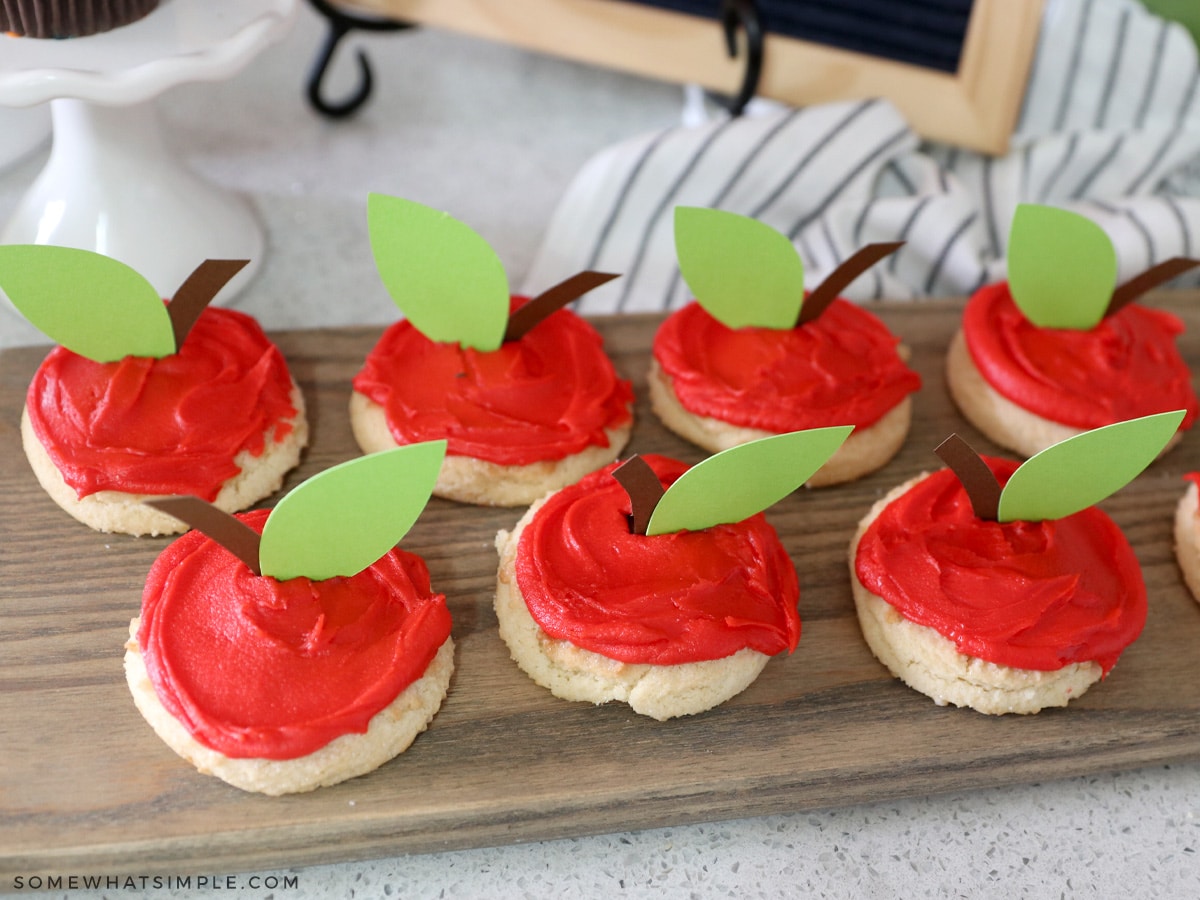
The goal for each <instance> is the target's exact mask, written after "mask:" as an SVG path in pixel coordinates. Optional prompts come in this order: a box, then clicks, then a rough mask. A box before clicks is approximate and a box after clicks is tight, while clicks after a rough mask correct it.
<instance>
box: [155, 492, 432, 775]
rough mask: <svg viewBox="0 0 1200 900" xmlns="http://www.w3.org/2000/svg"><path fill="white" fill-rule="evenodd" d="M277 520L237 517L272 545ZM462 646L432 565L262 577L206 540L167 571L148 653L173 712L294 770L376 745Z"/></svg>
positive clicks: (391, 557) (406, 560) (185, 539)
mask: <svg viewBox="0 0 1200 900" xmlns="http://www.w3.org/2000/svg"><path fill="white" fill-rule="evenodd" d="M267 515H268V510H255V511H252V512H249V513H243V514H240V515H239V516H238V517H239V518H240V519H242V521H244V522H246V524H248V525H250V526H251V527H252V528H254V530H255V531H258V532H261V531H262V526H263V524H264V523H265V522H266V518H267ZM449 635H450V613H449V611H448V610H447V608H446V603H445V597H444V596H442V595H441V594H434V593H432V592H431V590H430V586H429V572H428V570H427V569H426V567H425V563H424V562H423V561H422V560H421V558H420V557H418V556H414V555H413V554H411V553H407V552H405V551H404V550H401V549H399V548H396V549H393V550H392V551H390V552H389V553H388V554H387V555H385V556H384V557H383V558H382V559H380V560H379V561H378V562H376V563H375V564H374V565H372V566H370V567H369V568H367V569H365V570H363V571H362V572H360V573H359V574H357V575H354V576H352V577H349V578H342V577H336V578H329V579H325V580H323V581H311V580H309V579H307V578H290V579H288V580H286V581H277V580H276V579H274V578H269V577H262V576H257V575H254V574H252V573H251V572H250V570H249V569H248V568H246V566H245V565H244V564H242V563H241V562H240V561H238V560H237V559H236V558H235V557H234V556H233V555H232V554H230V553H229V552H228V551H227V550H225V549H224V548H223V547H221V546H220V545H219V544H216V543H215V542H213V541H211V540H210V539H208V538H206V537H205V536H204V535H202V534H200V533H199V532H196V531H190V532H188V533H187V534H185V535H183V536H182V537H181V538H179V539H178V540H176V541H175V542H173V543H172V544H171V545H169V546H168V547H167V549H166V550H164V551H163V552H162V554H161V555H160V556H159V557H158V559H157V560H155V563H154V565H153V566H152V567H151V569H150V573H149V575H148V576H147V579H146V588H145V592H144V594H143V597H142V614H141V623H140V625H139V628H138V633H137V641H138V644H139V645H140V647H141V652H142V657H143V659H144V660H145V663H146V669H147V672H148V673H149V675H150V680H151V681H152V682H153V684H154V689H155V692H156V693H157V695H158V698H159V700H160V701H161V702H162V705H163V706H164V707H165V708H166V709H167V711H168V712H170V713H171V715H173V716H174V717H175V718H176V719H178V720H179V721H180V722H181V723H182V724H183V726H184V727H185V728H186V729H187V730H188V732H189V733H191V735H192V736H193V737H195V739H196V740H197V741H199V742H200V743H202V744H204V745H205V746H206V747H210V748H211V749H213V750H217V751H218V752H220V753H223V754H225V755H226V756H230V757H239V758H245V757H251V758H263V759H294V758H296V757H299V756H304V755H306V754H308V753H311V752H313V751H314V750H317V749H319V748H321V747H323V746H324V745H325V744H327V743H329V742H330V741H331V740H333V739H334V738H336V737H339V736H340V735H342V734H347V733H352V732H353V733H363V732H365V731H366V730H367V725H368V723H369V722H370V720H371V717H372V716H374V715H375V714H376V713H377V712H379V711H380V710H381V709H383V708H384V707H385V706H387V705H388V704H390V703H391V702H392V701H393V700H395V699H396V696H397V695H398V694H399V693H400V692H401V691H403V690H404V689H405V688H406V687H408V685H410V684H412V682H414V681H415V680H417V679H418V678H420V677H421V676H422V675H423V674H424V673H425V669H426V667H427V666H428V665H429V663H430V661H431V660H432V659H433V657H434V655H435V654H436V653H437V650H438V648H439V647H441V645H442V644H443V643H444V642H445V640H446V638H447V637H449Z"/></svg>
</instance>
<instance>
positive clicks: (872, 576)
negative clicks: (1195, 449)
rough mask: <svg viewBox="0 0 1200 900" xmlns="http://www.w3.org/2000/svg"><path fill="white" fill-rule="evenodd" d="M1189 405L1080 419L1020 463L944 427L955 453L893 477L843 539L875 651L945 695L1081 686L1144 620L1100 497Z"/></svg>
mask: <svg viewBox="0 0 1200 900" xmlns="http://www.w3.org/2000/svg"><path fill="white" fill-rule="evenodd" d="M1182 418H1183V411H1182V410H1176V411H1172V412H1169V413H1160V414H1157V415H1153V416H1148V417H1144V418H1141V419H1134V420H1130V421H1126V422H1120V423H1117V424H1114V425H1109V426H1105V427H1103V428H1099V429H1095V430H1092V431H1087V432H1084V433H1082V434H1080V435H1077V436H1075V437H1073V438H1068V439H1067V440H1066V441H1063V442H1061V443H1059V444H1055V445H1054V446H1052V447H1049V448H1047V449H1046V450H1044V451H1042V452H1041V453H1039V454H1038V455H1036V456H1034V457H1032V458H1031V459H1029V460H1027V461H1026V462H1025V463H1023V464H1021V465H1020V466H1018V465H1017V463H1016V462H1012V461H1008V460H1003V459H997V458H987V459H984V458H982V457H980V456H977V455H976V454H975V452H974V451H973V450H971V449H970V448H969V447H968V446H967V445H966V443H965V442H964V441H962V439H961V438H958V437H957V436H956V435H954V436H951V438H949V439H947V441H946V442H945V443H943V444H942V446H941V447H939V448H938V451H937V452H938V455H939V456H941V457H942V458H943V459H944V460H945V461H946V462H947V464H948V465H949V468H945V469H940V470H938V471H936V472H933V473H932V474H925V475H921V476H919V477H917V478H914V479H912V480H911V481H909V482H907V483H905V484H902V485H900V486H899V487H898V488H896V489H895V490H893V491H891V492H890V493H889V494H888V495H887V496H885V497H884V498H883V499H881V500H880V501H879V502H878V503H876V504H875V505H874V506H873V507H872V508H871V510H870V512H869V513H868V514H867V515H866V516H865V517H864V518H863V520H862V522H861V523H860V525H859V527H858V530H857V532H856V533H855V535H854V538H853V540H852V542H851V545H850V573H851V584H852V588H853V592H854V602H855V607H856V609H857V611H858V619H859V623H860V625H861V626H862V632H863V636H864V638H865V639H866V641H867V644H868V645H869V646H870V648H871V650H872V652H873V653H874V654H875V656H876V657H877V658H878V659H879V660H880V662H882V663H883V664H884V665H885V666H887V668H888V669H889V670H890V671H891V672H892V674H894V675H895V676H896V677H898V678H900V679H901V680H902V681H904V682H905V683H906V684H907V685H909V686H910V687H912V688H914V689H915V690H917V691H920V692H921V693H923V694H925V695H927V696H929V697H930V698H932V699H933V700H934V701H935V702H936V703H938V704H939V705H946V704H948V703H950V704H954V705H955V706H967V707H971V708H972V709H975V710H977V711H979V712H982V713H987V714H991V715H1000V714H1004V713H1036V712H1038V711H1040V710H1041V709H1043V708H1046V707H1052V706H1065V705H1066V704H1067V703H1068V702H1069V701H1071V700H1073V699H1075V698H1077V697H1079V696H1080V695H1081V694H1083V692H1084V691H1086V690H1087V689H1088V688H1089V687H1090V686H1091V685H1092V684H1093V683H1095V682H1096V681H1098V680H1100V679H1101V678H1102V677H1104V676H1105V675H1107V674H1108V672H1109V671H1110V670H1111V669H1112V668H1113V666H1114V665H1115V664H1116V662H1117V658H1118V657H1119V656H1120V655H1121V653H1122V651H1124V650H1125V648H1126V647H1128V646H1129V645H1130V644H1131V643H1133V641H1134V640H1135V639H1136V638H1137V637H1138V635H1139V634H1140V633H1141V631H1142V626H1143V625H1144V623H1145V619H1146V586H1145V582H1144V580H1143V578H1142V571H1141V567H1140V566H1139V564H1138V560H1137V557H1136V556H1135V554H1134V552H1133V549H1132V548H1131V547H1130V545H1129V542H1128V540H1126V538H1125V536H1124V535H1123V534H1122V533H1121V530H1120V529H1119V528H1118V527H1117V525H1116V524H1115V523H1114V522H1113V520H1112V519H1111V518H1109V517H1108V515H1106V514H1105V513H1104V512H1103V511H1102V510H1100V509H1099V508H1098V507H1097V506H1095V505H1094V504H1095V503H1097V502H1099V501H1100V500H1102V499H1104V497H1106V496H1108V495H1109V494H1111V493H1112V492H1113V491H1115V490H1117V489H1119V488H1120V487H1121V486H1123V485H1124V484H1125V483H1127V482H1128V481H1130V480H1131V479H1133V478H1134V477H1136V475H1137V474H1138V473H1139V472H1141V471H1142V470H1143V469H1144V468H1145V467H1146V466H1147V465H1149V464H1150V462H1151V461H1153V459H1154V458H1155V456H1156V455H1157V454H1158V453H1159V452H1160V451H1161V449H1162V447H1163V446H1164V445H1165V444H1166V443H1167V441H1168V440H1170V438H1171V435H1173V434H1174V433H1175V430H1176V428H1177V427H1178V425H1179V422H1180V420H1181V419H1182Z"/></svg>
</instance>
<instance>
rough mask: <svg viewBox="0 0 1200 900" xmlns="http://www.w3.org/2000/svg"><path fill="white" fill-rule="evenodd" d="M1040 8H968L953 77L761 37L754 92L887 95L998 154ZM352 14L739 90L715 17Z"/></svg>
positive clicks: (462, 2)
mask: <svg viewBox="0 0 1200 900" xmlns="http://www.w3.org/2000/svg"><path fill="white" fill-rule="evenodd" d="M1043 2H1044V0H974V4H973V6H972V9H971V17H970V21H969V23H968V26H967V33H966V38H965V40H964V43H963V52H962V57H961V61H960V64H959V68H958V71H957V72H955V73H945V72H939V71H936V70H932V69H924V68H921V67H920V66H915V65H910V64H906V63H898V62H893V61H891V60H887V59H882V58H878V57H873V56H868V55H865V54H861V53H853V52H849V51H845V50H840V49H838V48H834V47H828V46H824V45H821V44H816V43H811V42H808V41H802V40H797V39H795V38H790V37H785V36H781V35H771V34H769V35H768V36H767V40H766V50H765V59H764V63H763V71H762V77H761V80H760V82H759V90H758V94H759V96H762V97H768V98H772V99H775V100H780V101H783V102H785V103H789V104H792V105H796V106H805V105H809V104H813V103H822V102H826V101H834V100H849V99H857V98H862V97H871V96H882V97H887V98H888V99H890V100H891V101H892V102H893V103H895V104H896V106H897V108H898V109H899V110H900V111H901V113H902V114H903V115H904V116H905V118H906V120H907V121H908V122H909V123H910V124H911V125H912V127H913V129H914V130H915V131H916V132H917V133H918V134H920V135H922V136H923V137H925V138H928V139H930V140H934V141H940V142H944V143H949V144H954V145H957V146H961V147H965V148H969V149H972V150H978V151H981V152H984V153H990V154H999V153H1003V152H1005V150H1006V149H1007V148H1008V142H1009V137H1010V135H1011V133H1012V129H1013V126H1014V123H1015V122H1016V118H1017V115H1018V113H1019V112H1020V108H1021V101H1022V98H1023V96H1024V91H1025V83H1026V80H1027V78H1028V76H1029V68H1030V64H1031V62H1032V60H1033V52H1034V48H1035V46H1036V44H1037V36H1038V32H1039V29H1040V27H1041V19H1042V7H1043ZM338 5H339V6H341V7H343V8H346V9H348V10H354V11H357V12H366V13H370V14H372V15H377V16H383V17H386V18H390V19H397V20H401V21H407V22H412V23H414V24H421V25H429V26H433V27H438V28H446V29H450V30H454V31H458V32H460V33H463V34H468V35H471V36H474V37H480V38H485V39H489V40H497V41H503V42H506V43H509V44H513V45H515V46H519V47H522V48H524V49H527V50H533V51H537V52H541V53H548V54H552V55H556V56H564V57H567V58H570V59H575V60H578V61H581V62H586V63H591V64H594V65H598V66H604V67H607V68H613V69H618V70H622V71H627V72H631V73H635V74H638V75H643V76H647V77H650V78H657V79H662V80H666V81H674V82H679V83H681V84H682V83H696V84H700V85H702V86H704V87H706V88H709V89H712V90H715V91H721V92H725V93H736V91H737V88H738V87H739V86H740V83H741V78H742V63H741V62H740V61H739V60H737V59H731V58H730V57H729V56H728V54H727V53H726V50H725V43H724V35H723V32H722V30H721V26H720V23H719V22H718V21H717V20H716V19H707V18H700V17H696V16H689V15H684V14H681V13H675V12H670V11H665V10H663V9H660V8H657V7H652V6H643V5H639V4H637V3H634V2H625V0H519V2H513V3H506V2H497V0H338Z"/></svg>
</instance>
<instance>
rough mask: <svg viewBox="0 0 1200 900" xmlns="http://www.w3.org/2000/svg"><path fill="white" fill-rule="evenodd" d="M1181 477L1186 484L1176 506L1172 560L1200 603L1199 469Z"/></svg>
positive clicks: (1194, 597)
mask: <svg viewBox="0 0 1200 900" xmlns="http://www.w3.org/2000/svg"><path fill="white" fill-rule="evenodd" d="M1184 477H1185V478H1186V479H1187V481H1188V482H1189V484H1188V486H1187V489H1186V490H1185V491H1184V492H1183V496H1182V497H1180V498H1179V502H1178V503H1177V504H1176V505H1175V529H1174V532H1175V559H1176V561H1178V563H1179V570H1180V572H1181V573H1182V574H1183V581H1184V584H1186V585H1187V588H1188V590H1189V591H1191V594H1192V597H1193V599H1195V600H1196V601H1197V602H1200V472H1189V473H1188V474H1187V475H1186V476H1184Z"/></svg>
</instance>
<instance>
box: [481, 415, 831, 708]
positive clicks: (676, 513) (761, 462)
mask: <svg viewBox="0 0 1200 900" xmlns="http://www.w3.org/2000/svg"><path fill="white" fill-rule="evenodd" d="M850 430H851V428H850V426H846V427H830V428H822V429H814V430H812V431H807V432H801V433H797V434H782V435H774V436H772V437H769V438H764V439H761V440H759V441H754V442H751V443H748V444H744V445H740V446H738V447H735V448H731V449H730V450H726V451H724V452H722V453H718V454H717V455H715V456H712V457H709V458H708V459H706V460H704V461H703V462H701V463H699V464H698V465H696V466H693V467H692V468H690V469H689V468H688V467H687V466H686V465H685V464H683V463H681V462H678V461H676V460H673V459H669V458H666V457H662V456H655V455H651V456H646V457H640V456H637V457H634V458H633V459H631V460H628V461H626V462H625V463H622V464H619V465H618V464H615V463H614V464H613V465H611V466H609V467H607V468H605V469H603V470H601V471H598V472H594V473H592V474H590V475H588V476H586V477H585V478H583V479H582V480H581V481H579V482H578V483H576V484H574V485H571V486H569V487H566V488H564V489H562V490H560V491H557V492H554V493H551V494H549V495H548V496H546V497H544V498H542V499H541V500H539V501H538V502H537V503H535V504H533V505H532V506H531V507H530V508H529V510H528V511H527V512H526V513H525V515H524V516H523V517H522V518H521V520H520V521H519V522H518V523H517V525H516V527H515V528H514V529H513V531H512V532H511V533H509V532H507V531H501V532H500V533H499V534H498V535H497V537H496V549H497V551H498V552H499V556H500V566H499V572H498V576H497V587H496V597H495V608H496V617H497V619H498V621H499V626H500V636H501V637H502V638H503V639H504V641H505V643H506V644H507V645H508V648H509V651H510V653H511V654H512V657H513V659H514V660H515V661H516V663H517V665H518V666H519V667H520V668H521V669H522V670H523V671H524V672H525V673H526V674H527V675H529V676H530V678H532V679H533V680H534V681H535V682H536V683H537V684H539V685H541V686H542V687H544V688H547V689H548V690H549V691H550V692H551V693H552V694H554V695H555V696H556V697H560V698H562V699H565V700H581V701H587V702H591V703H595V704H601V703H607V702H609V701H613V700H616V701H621V702H624V703H627V704H629V706H630V707H631V708H632V709H633V710H634V711H635V712H637V713H639V714H641V715H645V716H649V717H650V718H653V719H658V720H660V721H661V720H665V719H669V718H672V717H675V716H684V715H692V714H695V713H699V712H703V711H704V710H707V709H710V708H712V707H713V706H716V705H717V704H719V703H723V702H724V701H725V700H728V699H729V698H730V697H732V696H734V695H735V694H737V693H739V692H741V691H742V690H744V689H745V688H746V687H748V686H749V685H750V684H751V682H753V681H754V679H755V678H757V677H758V674H759V673H760V672H761V671H762V670H763V668H764V667H765V666H766V664H767V662H768V661H769V660H770V658H771V657H772V656H774V655H775V654H777V653H780V652H783V651H787V652H791V651H792V650H793V649H795V646H796V642H797V640H798V639H799V637H800V617H799V614H798V612H797V608H796V605H797V602H798V600H799V595H800V588H799V583H798V581H797V577H796V571H795V567H794V566H793V564H792V561H791V559H790V557H789V556H788V553H787V551H786V550H785V549H784V547H783V545H782V544H781V543H780V541H779V538H778V536H777V535H776V533H775V530H774V529H773V528H772V527H771V525H770V524H769V523H768V522H767V520H766V519H765V518H764V517H763V515H762V514H761V510H764V509H766V508H767V507H768V506H770V505H772V504H773V503H775V502H776V501H778V500H780V499H782V498H783V497H784V496H786V495H787V494H789V493H791V492H792V491H794V490H795V489H796V488H798V487H799V486H800V485H801V484H803V483H804V481H806V480H807V479H808V478H809V477H810V476H811V474H812V473H813V472H814V471H816V469H817V468H818V467H819V466H820V465H821V464H822V463H823V462H824V461H825V460H826V459H828V458H829V456H830V455H831V454H832V453H833V452H834V451H835V450H836V449H837V448H838V447H839V446H840V445H841V444H842V442H843V441H844V440H845V438H846V435H847V434H849V432H850ZM664 489H665V490H664Z"/></svg>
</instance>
